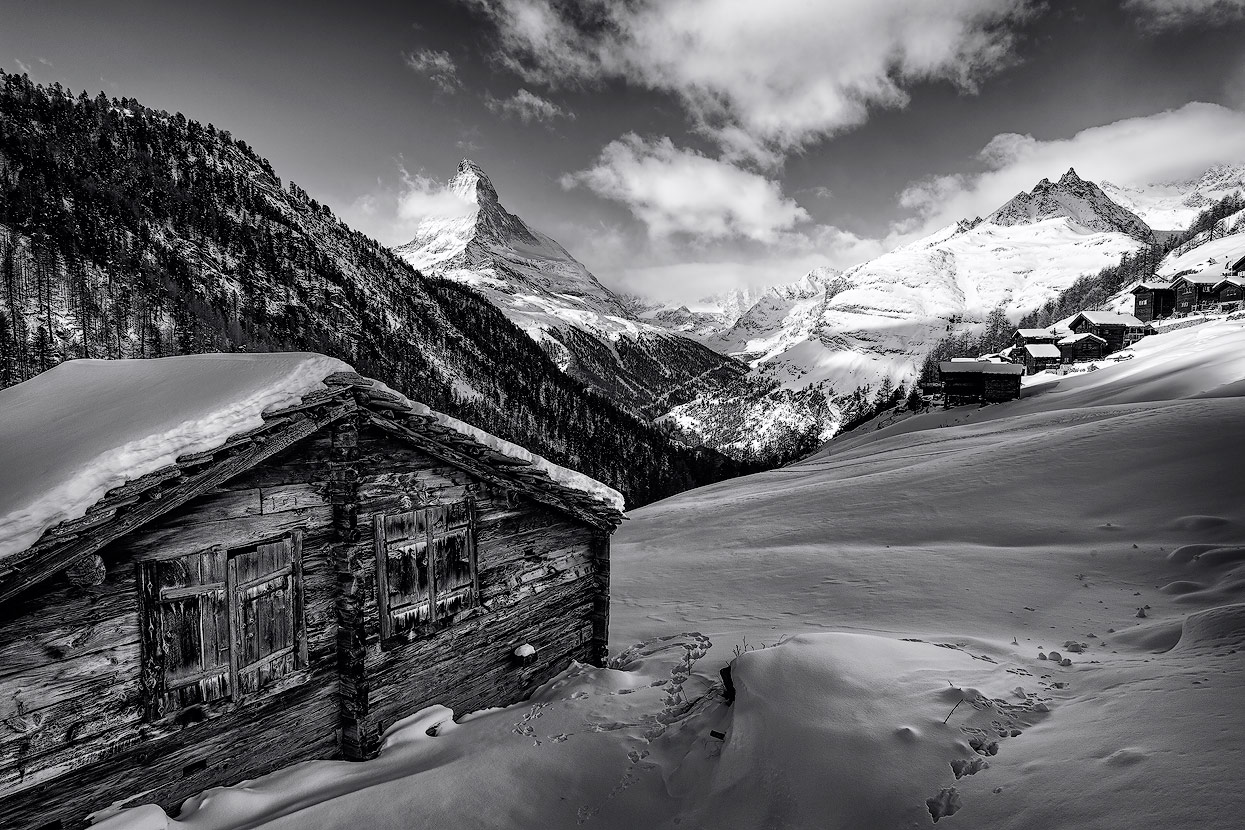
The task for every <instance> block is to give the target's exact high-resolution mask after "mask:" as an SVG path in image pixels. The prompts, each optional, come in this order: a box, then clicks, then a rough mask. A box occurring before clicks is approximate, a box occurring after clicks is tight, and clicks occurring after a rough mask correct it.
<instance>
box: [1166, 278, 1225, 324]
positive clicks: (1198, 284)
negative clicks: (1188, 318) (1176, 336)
mask: <svg viewBox="0 0 1245 830" xmlns="http://www.w3.org/2000/svg"><path fill="white" fill-rule="evenodd" d="M1221 282H1223V273H1222V271H1220V269H1219V268H1207V269H1206V270H1204V271H1199V272H1197V273H1194V274H1181V275H1180V276H1178V277H1176V278H1175V279H1173V280H1172V288H1173V289H1174V290H1175V292H1176V313H1177V314H1190V313H1192V312H1194V311H1207V310H1209V309H1211V308H1212V307H1213V306H1216V305H1218V304H1219V290H1218V289H1219V284H1220V283H1221Z"/></svg>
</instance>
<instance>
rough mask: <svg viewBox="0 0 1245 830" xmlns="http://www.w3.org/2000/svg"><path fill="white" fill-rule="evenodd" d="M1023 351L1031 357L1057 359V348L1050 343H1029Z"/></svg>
mask: <svg viewBox="0 0 1245 830" xmlns="http://www.w3.org/2000/svg"><path fill="white" fill-rule="evenodd" d="M1025 351H1026V352H1028V353H1029V354H1030V356H1032V357H1059V347H1058V346H1056V345H1054V344H1052V343H1030V344H1028V345H1027V346H1025Z"/></svg>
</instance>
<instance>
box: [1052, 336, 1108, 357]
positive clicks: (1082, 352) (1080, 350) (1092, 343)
mask: <svg viewBox="0 0 1245 830" xmlns="http://www.w3.org/2000/svg"><path fill="white" fill-rule="evenodd" d="M1056 345H1058V346H1059V354H1060V357H1061V359H1062V361H1063V362H1064V363H1076V362H1078V361H1081V360H1101V359H1102V356H1103V353H1104V352H1103V350H1104V349H1106V347H1107V341H1106V340H1105V339H1103V338H1101V337H1099V336H1098V335H1096V334H1091V333H1090V332H1085V333H1084V334H1072V335H1069V336H1067V337H1065V338H1063V339H1062V340H1060V341H1059V342H1058V343H1057V344H1056Z"/></svg>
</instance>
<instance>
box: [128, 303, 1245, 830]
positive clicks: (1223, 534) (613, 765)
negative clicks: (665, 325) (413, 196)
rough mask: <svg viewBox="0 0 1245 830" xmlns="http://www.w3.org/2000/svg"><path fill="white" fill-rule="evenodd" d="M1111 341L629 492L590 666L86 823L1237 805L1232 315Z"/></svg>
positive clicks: (1239, 504)
mask: <svg viewBox="0 0 1245 830" xmlns="http://www.w3.org/2000/svg"><path fill="white" fill-rule="evenodd" d="M1130 351H1131V353H1132V354H1133V357H1132V359H1130V360H1125V361H1122V362H1119V363H1117V364H1114V365H1111V366H1106V367H1104V368H1101V369H1098V370H1096V371H1094V372H1089V373H1083V374H1078V375H1074V376H1067V377H1062V378H1053V379H1051V381H1050V382H1047V383H1044V384H1040V385H1035V386H1031V387H1028V388H1027V389H1026V390H1025V397H1024V398H1022V399H1021V400H1019V401H1014V402H1011V403H1008V404H1000V405H995V406H989V407H984V408H977V407H961V408H956V409H951V410H947V411H942V410H937V411H931V412H928V413H926V414H922V415H917V416H914V417H910V418H906V419H904V420H900V421H897V422H895V423H893V424H891V425H889V426H884V427H881V426H880V427H877V428H875V426H874V425H873V424H866V425H864V426H863V427H861V428H859V429H857V430H855V431H854V432H852V433H849V434H847V435H845V436H842V437H840V438H839V439H837V440H836V441H834V442H832V443H831V444H829V445H827V447H825V448H824V449H823V450H822V451H821V452H819V453H818V454H816V455H815V456H813V457H812V458H809V459H807V460H806V461H804V462H801V463H799V464H796V465H793V466H790V467H787V468H783V469H780V470H774V471H770V472H767V473H762V474H759V475H755V476H750V477H747V478H742V479H736V480H732V481H728V482H723V483H720V484H716V485H713V486H710V487H705V488H702V489H699V490H695V491H691V492H688V493H683V494H681V495H679V496H677V497H675V498H672V499H668V500H666V501H663V502H658V503H656V504H653V505H649V506H647V507H645V508H642V509H640V510H637V511H634V512H633V513H631V514H630V518H631V521H630V522H627V523H625V524H624V526H623V528H622V529H621V530H620V532H619V533H618V534H617V536H616V537H615V542H614V552H613V568H612V577H611V580H612V592H613V614H612V625H613V630H612V631H613V638H612V639H613V643H614V648H613V649H612V651H613V652H614V653H615V654H616V657H615V658H614V660H613V662H612V664H611V667H610V668H606V669H596V668H591V667H585V666H572V667H570V669H569V670H568V671H567V672H565V673H564V674H563V675H561V676H560V677H558V678H556V679H555V680H553V681H551V682H550V683H549V684H548V685H546V686H545V687H544V688H542V689H540V690H538V691H537V692H536V693H535V694H534V695H533V697H532V698H531V699H530V700H529V701H527V702H525V703H523V704H519V705H516V706H512V707H509V708H506V709H498V710H490V711H486V712H481V713H476V714H473V715H470V716H468V717H465V718H462V719H461V720H460V722H458V723H455V722H453V720H451V713H450V712H449V711H448V710H446V709H443V708H440V707H433V708H430V709H427V710H425V711H424V712H422V713H420V714H419V715H416V716H414V717H412V718H410V719H408V720H407V721H405V722H402V723H400V724H398V725H396V726H395V727H394V729H393V730H391V731H390V733H389V735H388V738H387V743H386V747H385V750H384V752H383V754H382V755H381V757H380V758H378V759H376V760H374V761H371V762H367V763H362V764H348V763H345V762H334V761H317V762H309V763H304V764H299V765H296V766H293V767H290V768H289V769H287V770H284V771H281V772H278V773H274V774H272V775H269V776H266V777H264V778H261V779H258V780H256V781H252V782H246V783H244V784H241V785H238V786H235V787H230V788H220V789H214V790H211V791H208V792H207V793H205V794H204V795H202V796H199V797H197V798H193V799H190V800H189V801H188V802H187V803H186V805H185V806H184V808H183V810H182V813H181V815H180V816H179V818H178V819H175V820H174V819H166V818H165V817H164V814H163V813H162V812H161V811H159V810H158V809H156V808H152V807H139V808H135V809H131V810H128V811H126V812H123V813H120V814H118V815H115V816H113V817H112V818H111V819H110V820H108V821H106V822H105V823H104V826H105V827H107V828H108V829H109V830H115V829H116V828H138V829H139V830H164V828H193V829H194V830H208V828H213V830H224V829H225V828H260V827H262V828H269V829H272V828H283V830H284V829H285V828H300V830H305V829H306V828H336V827H346V826H355V825H357V826H367V827H370V828H408V827H437V828H456V827H490V828H492V827H496V828H502V827H567V828H571V827H586V828H594V827H596V828H636V827H662V828H675V827H677V828H680V830H682V828H701V827H704V828H710V827H712V828H721V827H726V828H845V829H846V828H852V829H853V830H862V829H868V828H888V829H889V828H917V827H929V826H931V825H932V823H933V822H934V821H935V820H937V821H938V823H939V824H940V825H941V824H943V823H944V822H945V826H948V827H952V828H1011V829H1012V830H1051V828H1065V827H1066V828H1074V827H1075V828H1121V830H1123V828H1128V830H1134V829H1135V828H1138V827H1164V828H1166V827H1172V828H1174V827H1199V828H1235V827H1239V826H1240V825H1239V822H1240V816H1242V815H1245V791H1242V789H1241V788H1240V786H1239V776H1240V770H1241V769H1245V749H1243V748H1242V744H1241V741H1240V735H1241V734H1242V733H1243V732H1245V707H1242V705H1241V704H1242V702H1245V692H1243V691H1242V689H1245V650H1243V649H1245V475H1243V474H1242V470H1243V467H1245V443H1242V440H1241V436H1242V435H1245V323H1242V322H1241V321H1215V322H1210V323H1205V324H1202V325H1199V326H1195V327H1191V328H1186V329H1181V330H1178V331H1174V332H1171V333H1167V334H1162V335H1158V336H1155V337H1151V338H1147V339H1146V340H1144V341H1143V342H1141V343H1140V344H1138V345H1136V346H1134V347H1133V348H1132V349H1131V350H1130ZM679 632H696V633H679ZM779 641H781V642H780V644H778V645H776V646H775V645H774V644H775V643H779ZM637 642H643V643H644V645H641V646H636V647H631V648H628V647H629V646H630V645H631V644H632V643H637ZM762 646H772V647H762ZM737 654H738V658H737V659H735V658H736V655H737ZM732 659H734V664H733V672H732V680H733V683H734V687H735V690H736V698H735V701H734V704H733V705H731V706H728V705H727V704H726V701H725V699H724V691H723V688H722V683H721V680H720V678H719V677H718V670H719V669H720V668H721V667H723V666H724V665H725V664H727V663H728V662H730V661H731V660H732ZM135 803H141V795H139V796H137V797H136V800H135Z"/></svg>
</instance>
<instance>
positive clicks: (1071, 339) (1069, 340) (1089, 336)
mask: <svg viewBox="0 0 1245 830" xmlns="http://www.w3.org/2000/svg"><path fill="white" fill-rule="evenodd" d="M1082 340H1097V341H1098V342H1099V343H1106V342H1107V340H1106V338H1105V337H1099V336H1098V335H1096V334H1093V333H1091V332H1088V331H1087V332H1084V333H1083V334H1073V335H1069V336H1068V337H1065V338H1063V339H1062V340H1060V341H1059V345H1060V346H1071V345H1073V344H1075V343H1080V342H1081V341H1082Z"/></svg>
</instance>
